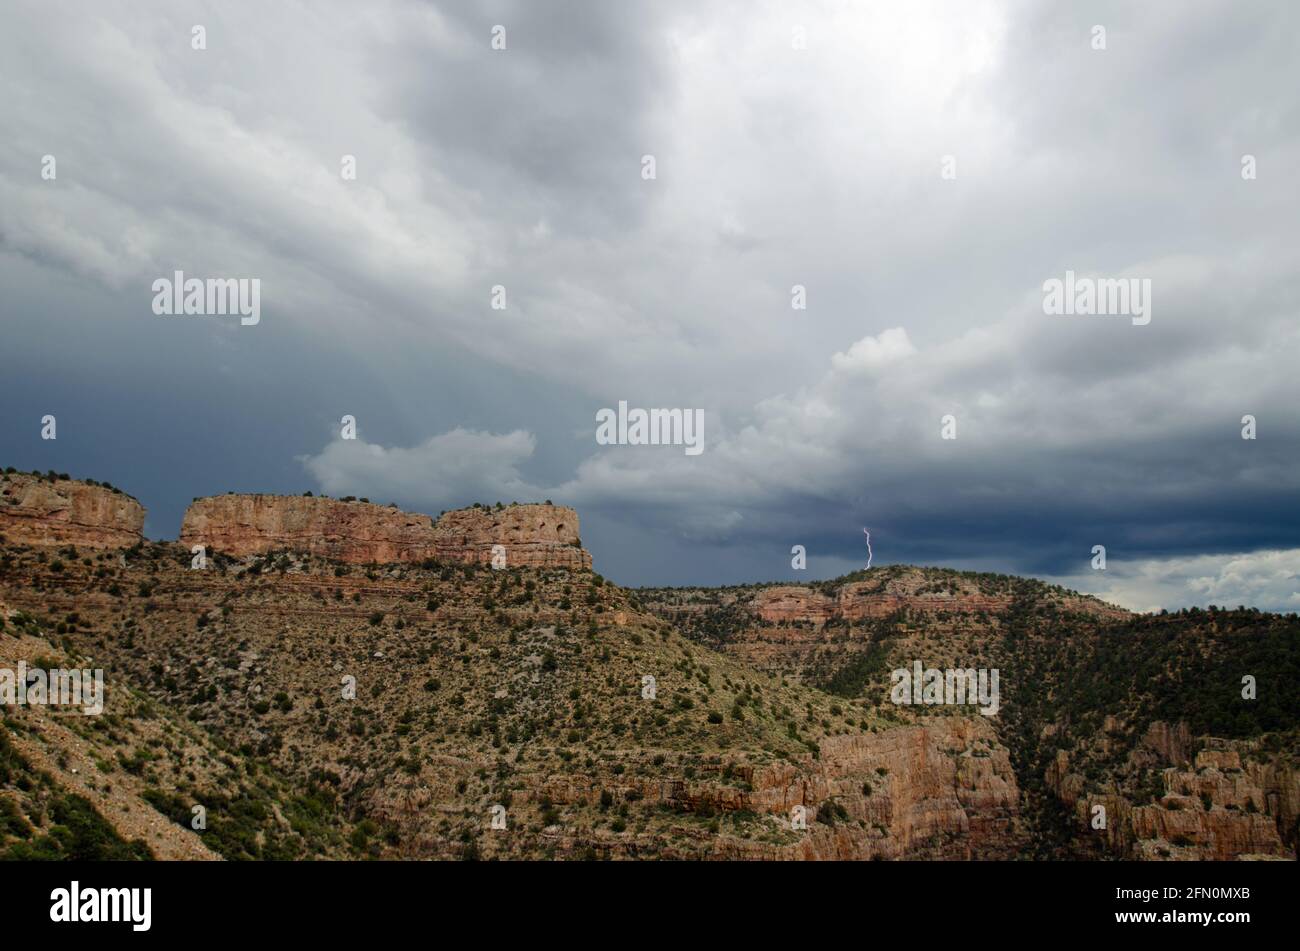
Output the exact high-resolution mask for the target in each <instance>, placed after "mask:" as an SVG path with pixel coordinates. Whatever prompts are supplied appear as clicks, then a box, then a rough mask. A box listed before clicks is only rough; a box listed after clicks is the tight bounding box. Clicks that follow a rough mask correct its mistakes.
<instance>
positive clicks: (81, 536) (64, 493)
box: [0, 473, 145, 548]
mask: <svg viewBox="0 0 1300 951" xmlns="http://www.w3.org/2000/svg"><path fill="white" fill-rule="evenodd" d="M144 515H145V511H144V506H142V505H141V504H140V503H139V502H137V501H136V500H135V499H133V498H131V497H130V496H129V495H124V494H122V493H121V492H115V491H113V490H112V489H107V488H104V487H103V486H98V485H90V484H88V483H85V482H79V481H77V480H75V479H58V480H55V481H53V482H50V481H47V480H46V479H43V478H41V477H39V476H33V475H23V474H15V473H10V474H8V475H5V476H4V477H3V479H2V480H0V535H4V536H5V537H6V538H8V539H9V540H10V541H12V542H17V543H19V544H24V545H79V546H82V547H85V548H130V547H131V546H132V545H134V544H136V543H137V542H139V541H140V540H141V539H142V538H143V536H142V534H141V531H142V530H143V528H144Z"/></svg>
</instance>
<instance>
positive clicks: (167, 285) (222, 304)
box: [153, 271, 262, 327]
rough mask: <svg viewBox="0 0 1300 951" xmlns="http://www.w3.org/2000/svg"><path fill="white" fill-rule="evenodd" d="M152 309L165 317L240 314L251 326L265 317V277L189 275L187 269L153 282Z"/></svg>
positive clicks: (244, 324) (243, 322)
mask: <svg viewBox="0 0 1300 951" xmlns="http://www.w3.org/2000/svg"><path fill="white" fill-rule="evenodd" d="M153 292H154V298H153V312H154V313H155V314H157V315H158V316H160V317H166V316H175V317H180V316H208V317H224V316H226V315H228V314H238V315H239V318H240V319H239V322H240V323H241V324H242V325H243V326H245V327H252V326H254V325H255V324H257V323H258V322H259V321H261V319H262V279H261V278H258V277H251V278H250V277H209V278H207V279H206V280H204V279H202V278H197V277H190V278H187V277H186V276H185V272H184V271H176V272H175V273H174V274H173V275H172V277H170V278H167V277H160V278H158V280H156V281H154V282H153Z"/></svg>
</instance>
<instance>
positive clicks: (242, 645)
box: [0, 477, 1300, 859]
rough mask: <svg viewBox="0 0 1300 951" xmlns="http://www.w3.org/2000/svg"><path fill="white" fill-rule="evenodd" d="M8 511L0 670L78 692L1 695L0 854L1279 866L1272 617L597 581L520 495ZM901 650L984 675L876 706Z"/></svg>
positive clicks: (1280, 676)
mask: <svg viewBox="0 0 1300 951" xmlns="http://www.w3.org/2000/svg"><path fill="white" fill-rule="evenodd" d="M11 478H12V477H11ZM27 478H29V477H24V481H26V479H27ZM61 481H66V480H57V479H56V480H54V481H53V482H52V483H50V485H52V486H54V487H55V488H56V489H57V488H58V487H59V485H60V484H61ZM85 485H86V486H87V487H89V488H98V487H95V486H90V485H89V483H87V484H85ZM42 491H43V490H42ZM64 491H67V490H66V489H65V490H64ZM104 491H107V492H109V493H110V494H112V490H104ZM9 507H10V508H15V509H16V508H19V507H20V506H19V505H14V506H9ZM29 508H31V510H32V511H50V512H54V511H56V510H55V509H54V508H48V509H40V508H39V507H35V506H29ZM23 518H26V519H27V520H26V521H25V522H22V524H24V525H26V526H28V528H29V530H28V531H26V532H24V533H22V534H19V533H15V532H6V533H5V536H6V537H5V538H4V540H3V541H0V599H2V600H3V603H4V605H5V606H4V609H3V611H0V618H3V623H0V671H2V670H3V668H4V667H5V666H6V664H8V665H10V666H12V665H13V664H14V663H16V662H17V660H20V659H21V660H24V661H25V662H27V663H34V662H35V661H36V660H37V659H38V658H41V657H45V658H47V659H49V658H52V659H53V660H57V661H65V660H66V661H67V662H73V661H75V662H77V663H78V664H85V665H89V664H93V665H94V666H97V667H102V668H103V669H104V670H105V671H106V675H107V678H108V684H109V705H108V710H107V712H106V713H105V714H104V715H103V716H98V717H83V716H81V715H80V714H79V713H76V712H69V711H55V710H47V709H43V708H32V707H27V708H18V709H12V708H9V707H5V708H4V710H3V720H0V724H3V732H0V741H2V742H0V855H3V854H5V853H6V852H8V853H12V854H13V855H14V857H33V856H34V855H36V854H43V855H47V856H48V857H59V856H60V855H64V856H66V855H70V854H74V853H76V854H82V853H85V852H90V853H93V854H97V855H101V856H105V857H144V856H146V855H155V856H178V857H181V856H184V857H196V858H197V857H207V856H211V855H219V856H224V857H226V858H342V857H402V858H478V857H500V858H629V859H631V858H720V859H837V858H838V859H876V858H880V859H897V858H927V859H969V858H1016V857H1020V858H1053V859H1058V858H1101V857H1105V856H1123V857H1133V858H1145V859H1171V858H1182V859H1206V858H1290V857H1294V856H1295V850H1296V845H1297V838H1298V835H1297V833H1298V831H1300V830H1298V829H1297V814H1298V812H1300V783H1298V782H1297V766H1296V764H1297V761H1298V760H1300V756H1298V751H1300V739H1298V734H1300V731H1298V730H1297V724H1296V714H1297V709H1300V692H1298V691H1300V687H1298V685H1300V620H1298V619H1297V618H1295V617H1294V616H1287V617H1282V616H1278V615H1267V614H1261V613H1260V612H1252V611H1246V610H1239V611H1232V612H1226V611H1218V610H1215V611H1211V612H1186V613H1182V614H1178V615H1168V616H1134V615H1130V614H1127V613H1126V612H1123V611H1120V610H1119V609H1117V608H1114V607H1112V606H1109V605H1105V604H1102V603H1101V602H1098V601H1096V600H1095V599H1091V598H1087V597H1084V596H1081V595H1078V594H1076V593H1074V592H1069V591H1065V590H1064V589H1060V588H1057V587H1054V586H1051V585H1046V584H1043V583H1040V582H1037V581H1033V580H1032V579H1019V578H1008V577H1005V576H996V575H986V574H972V573H963V572H954V571H947V570H943V569H917V568H905V567H890V568H884V569H875V570H873V571H872V572H859V573H855V574H854V575H850V576H847V577H846V578H842V579H837V580H835V581H830V582H820V583H816V584H811V585H804V586H790V585H784V586H780V585H755V586H745V587H737V588H725V589H666V590H642V591H635V592H629V591H626V590H623V589H620V588H618V587H617V586H615V585H612V584H609V583H608V582H606V581H605V580H604V579H603V578H601V577H600V576H599V575H597V574H595V573H594V572H592V571H591V568H590V559H589V556H587V554H586V552H585V551H583V550H582V549H581V547H579V546H580V542H579V538H578V526H577V518H576V515H575V514H574V513H573V512H572V511H571V510H569V509H564V508H560V507H556V506H550V505H542V506H508V507H506V506H503V507H500V508H496V509H485V508H482V507H475V508H473V509H467V510H462V511H458V512H452V513H447V514H444V515H443V516H442V517H441V518H439V519H438V520H437V521H434V520H433V519H431V518H429V517H428V516H421V515H413V514H409V513H403V512H401V511H399V510H397V509H395V508H393V507H389V506H375V505H370V504H369V503H367V502H364V501H361V502H357V501H354V500H334V499H315V498H311V497H306V496H304V497H295V498H285V497H274V496H222V497H216V498H212V499H204V500H197V501H196V503H195V505H194V506H192V507H191V510H190V512H189V513H188V514H187V517H186V521H185V531H184V533H183V535H182V540H181V542H179V543H176V544H156V543H148V542H142V541H139V540H138V538H137V540H136V541H135V542H134V543H132V544H131V545H129V546H128V547H125V548H121V549H120V550H111V551H106V550H104V549H103V548H100V547H97V543H102V541H103V539H104V538H105V537H106V536H104V535H103V534H99V533H95V534H94V537H90V538H89V540H88V541H87V543H86V544H71V543H64V544H62V545H61V546H60V547H57V548H51V547H50V540H51V539H52V538H53V535H54V531H55V530H54V529H53V528H44V529H41V530H39V531H31V530H30V527H31V526H34V525H39V524H44V523H43V522H42V520H41V519H40V518H35V519H33V518H29V517H27V516H24V517H23ZM98 519H99V520H98V522H96V521H95V519H94V518H88V519H85V520H82V521H80V522H79V524H80V525H82V526H83V530H84V527H85V526H90V525H92V524H97V525H99V526H100V530H101V531H102V530H103V527H104V526H105V525H113V524H115V521H114V519H115V516H113V515H112V513H111V510H106V514H101V515H100V516H98ZM45 521H47V522H48V523H50V524H53V523H59V522H63V521H64V520H62V519H60V518H59V517H58V516H57V515H53V514H52V515H50V516H49V518H48V519H46V520H45ZM5 524H10V523H5ZM14 524H17V522H16V521H15V522H14ZM194 544H202V545H204V546H205V547H207V548H208V549H209V558H208V561H207V563H206V566H205V567H198V568H196V567H195V566H194V563H193V561H192V559H191V553H190V548H191V546H192V545H194ZM497 545H500V546H503V548H504V551H505V553H506V560H505V564H504V566H501V564H500V562H499V561H498V562H496V563H495V564H494V563H493V561H492V558H493V554H494V550H493V546H497ZM498 551H499V550H498ZM914 661H920V662H922V663H923V664H924V665H925V666H926V667H936V668H949V667H962V668H966V667H971V668H976V667H978V668H981V669H983V668H993V669H997V670H999V671H1000V673H1001V697H1000V709H999V711H998V712H997V714H996V715H993V716H983V715H981V714H980V713H979V712H977V708H976V706H974V705H966V706H947V705H938V706H918V705H912V706H903V705H897V704H895V703H893V702H892V699H891V696H890V687H891V679H892V675H891V672H892V671H893V670H895V669H897V668H901V667H909V666H911V665H912V663H913V662H914ZM1243 674H1250V675H1251V676H1252V677H1254V678H1255V679H1256V680H1257V685H1256V686H1257V689H1258V699H1251V700H1245V699H1244V698H1243V693H1242V690H1241V684H1242V675H1243ZM196 805H202V806H203V807H204V808H205V809H206V811H207V812H206V814H207V816H208V825H207V828H206V829H204V830H199V831H198V832H197V833H196V832H195V831H193V830H191V828H190V819H191V813H192V810H193V808H194V806H196ZM1098 805H1104V806H1105V809H1106V817H1107V821H1106V823H1105V824H1104V825H1103V826H1094V824H1093V819H1094V811H1095V807H1096V806H1098ZM160 820H163V824H162V825H161V826H160V824H159V823H160ZM167 823H171V824H172V825H170V826H169V825H167ZM172 826H174V827H175V828H172ZM181 833H183V834H181Z"/></svg>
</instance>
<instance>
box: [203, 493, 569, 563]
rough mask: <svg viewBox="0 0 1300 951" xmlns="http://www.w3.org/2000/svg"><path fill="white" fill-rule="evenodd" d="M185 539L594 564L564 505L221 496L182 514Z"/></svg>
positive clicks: (313, 550)
mask: <svg viewBox="0 0 1300 951" xmlns="http://www.w3.org/2000/svg"><path fill="white" fill-rule="evenodd" d="M180 540H181V542H182V544H184V545H187V546H193V545H203V546H205V547H206V548H208V549H209V550H210V551H215V552H223V553H225V554H228V555H234V556H236V557H243V556H245V555H252V554H264V553H266V552H270V551H281V550H290V551H298V552H306V553H309V554H313V555H318V556H320V557H323V558H329V559H332V560H335V561H343V562H350V563H354V564H369V563H372V562H374V563H381V564H382V563H392V562H414V561H424V560H425V559H428V558H434V559H439V560H444V561H459V562H474V563H483V564H489V563H491V562H492V558H493V554H494V547H495V546H500V548H497V549H496V553H497V554H498V555H499V556H500V557H503V558H504V564H505V567H523V566H527V567H548V568H550V567H554V568H590V567H591V555H590V554H588V553H587V552H586V551H585V550H584V549H583V548H582V547H581V544H582V543H581V541H580V540H579V536H578V514H577V513H576V512H575V511H573V509H570V508H566V507H564V506H559V505H549V504H546V505H511V506H508V507H505V508H501V509H486V508H471V509H463V510H459V511H455V512H448V513H446V514H445V515H443V516H442V517H441V518H439V519H438V520H437V521H436V522H435V521H434V520H433V519H432V518H430V517H429V516H428V515H422V514H420V513H416V512H403V511H402V510H400V509H398V508H395V507H393V506H386V505H373V504H371V503H369V502H356V501H352V502H344V501H341V500H338V499H329V498H313V497H311V496H281V495H218V496H211V497H209V498H205V499H198V500H196V501H195V502H194V503H193V504H191V505H190V507H189V508H188V509H187V510H186V512H185V519H184V522H183V523H182V525H181V537H180Z"/></svg>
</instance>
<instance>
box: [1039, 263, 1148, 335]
mask: <svg viewBox="0 0 1300 951" xmlns="http://www.w3.org/2000/svg"><path fill="white" fill-rule="evenodd" d="M1043 313H1044V314H1047V315H1049V316H1074V315H1075V314H1080V315H1083V316H1096V317H1132V318H1133V325H1134V326H1135V327H1145V326H1146V325H1147V324H1149V323H1151V278H1149V277H1144V278H1141V279H1140V280H1139V279H1138V278H1136V277H1075V276H1074V272H1073V271H1066V272H1065V280H1061V279H1060V278H1059V277H1052V278H1048V279H1047V280H1046V281H1044V282H1043Z"/></svg>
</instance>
